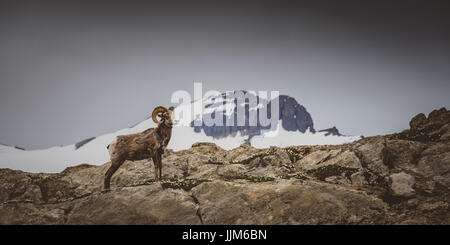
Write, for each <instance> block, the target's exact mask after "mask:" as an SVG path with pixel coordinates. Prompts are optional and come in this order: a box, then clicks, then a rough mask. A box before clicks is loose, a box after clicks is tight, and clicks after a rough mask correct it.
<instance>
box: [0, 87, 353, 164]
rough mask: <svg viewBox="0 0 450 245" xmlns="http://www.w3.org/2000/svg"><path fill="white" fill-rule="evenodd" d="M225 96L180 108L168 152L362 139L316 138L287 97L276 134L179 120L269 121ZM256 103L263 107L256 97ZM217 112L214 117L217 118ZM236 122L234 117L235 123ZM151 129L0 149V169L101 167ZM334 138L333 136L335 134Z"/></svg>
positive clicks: (146, 124) (326, 134)
mask: <svg viewBox="0 0 450 245" xmlns="http://www.w3.org/2000/svg"><path fill="white" fill-rule="evenodd" d="M225 95H226V94H222V95H220V96H215V97H208V98H204V99H202V100H197V101H195V102H192V103H186V104H181V105H179V106H178V107H176V108H175V119H176V120H178V121H179V122H178V123H177V125H175V126H174V128H173V131H172V139H171V140H170V143H169V145H168V148H169V149H173V150H182V149H187V148H189V147H191V145H192V144H193V143H195V142H213V143H215V144H217V145H218V146H220V147H222V148H224V149H226V150H229V149H232V148H235V147H238V146H239V145H240V144H242V143H244V142H246V141H248V142H250V143H251V144H252V145H253V146H254V147H256V148H267V147H270V146H279V147H286V146H291V145H330V144H342V143H347V142H351V141H354V140H358V139H360V138H361V137H360V136H343V135H341V134H340V133H339V131H338V130H337V129H336V128H335V127H333V128H331V129H333V130H331V129H325V130H321V131H318V132H316V130H315V129H314V125H313V121H312V118H311V115H310V114H309V113H308V112H307V110H306V108H304V107H303V106H302V105H300V104H298V103H297V101H296V100H295V99H294V98H292V97H289V96H285V95H280V96H279V109H280V110H279V111H280V113H279V114H280V115H279V118H278V120H277V125H276V127H275V128H276V129H275V130H271V129H270V128H269V127H263V126H261V125H260V124H259V123H258V124H257V125H256V126H249V123H248V120H246V124H245V126H206V125H205V124H204V123H201V126H195V125H194V120H191V119H196V118H197V120H198V118H202V117H199V116H200V115H199V114H198V113H197V114H194V113H192V114H191V117H183V113H184V112H186V111H193V110H191V109H192V108H194V107H195V106H201V107H202V108H203V109H202V116H203V118H204V116H205V115H208V116H211V115H213V114H214V115H222V117H223V120H226V119H227V117H230V116H231V114H236V112H237V107H239V106H241V107H242V108H243V109H244V110H245V114H246V118H247V119H248V115H249V112H250V111H251V110H256V111H257V112H258V113H259V111H260V110H261V109H262V108H263V107H264V106H267V107H269V108H268V114H269V115H270V105H271V103H272V101H270V102H269V103H261V104H258V106H257V107H255V108H252V107H250V106H249V103H242V104H240V105H238V103H237V101H236V100H227V99H226V96H225ZM253 96H256V99H257V100H258V101H259V102H263V100H262V99H260V98H259V97H258V96H257V95H253ZM216 112H218V113H216ZM234 118H236V117H234ZM155 126H156V125H155V123H154V122H153V121H152V119H151V118H148V119H146V120H144V121H142V122H140V123H138V124H137V125H135V126H133V127H130V128H125V129H122V130H119V131H116V132H113V133H110V134H105V135H101V136H98V137H92V138H89V139H86V140H83V141H80V142H78V143H75V144H72V145H67V146H63V147H52V148H49V149H42V150H21V149H18V148H15V147H10V146H5V145H0V168H11V169H16V170H23V171H27V172H60V171H62V170H64V169H65V168H66V167H68V166H73V165H77V164H81V163H89V164H94V165H100V164H104V163H105V162H108V161H109V155H108V151H107V149H106V146H107V145H108V144H110V143H111V142H112V141H113V140H114V138H115V137H116V136H118V135H124V134H131V133H137V132H141V131H144V130H145V129H148V128H151V127H155ZM335 132H337V134H336V133H335Z"/></svg>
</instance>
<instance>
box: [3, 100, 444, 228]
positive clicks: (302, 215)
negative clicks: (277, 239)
mask: <svg viewBox="0 0 450 245" xmlns="http://www.w3.org/2000/svg"><path fill="white" fill-rule="evenodd" d="M410 126H411V127H410V129H407V130H405V131H403V132H400V133H396V134H392V135H384V136H374V137H367V138H364V139H361V140H359V141H355V142H352V143H349V144H344V145H332V146H292V147H287V148H278V147H272V148H269V149H256V148H253V147H252V146H251V145H250V144H249V143H245V144H243V145H241V146H240V147H237V148H235V149H233V150H229V151H226V150H223V149H221V148H220V147H218V146H216V145H214V144H212V143H196V144H194V145H193V146H192V147H191V148H190V149H187V150H182V151H176V152H174V151H167V152H166V153H165V154H164V156H163V178H164V180H163V181H161V182H155V181H154V180H153V176H154V174H153V163H152V162H151V161H148V160H143V161H134V162H132V161H127V162H125V164H124V165H123V166H122V167H121V168H120V169H119V170H118V171H117V172H116V174H115V175H114V176H113V178H112V181H111V187H112V190H111V191H109V192H103V191H102V188H101V187H102V180H103V174H104V173H105V171H106V170H107V168H108V167H109V165H110V163H106V164H104V165H102V166H93V165H88V164H82V165H78V166H74V167H69V168H67V169H65V170H64V171H62V172H61V173H58V174H46V173H40V174H34V173H26V172H22V171H15V170H10V169H0V224H450V212H449V208H450V207H449V201H450V196H449V193H450V192H449V188H450V137H449V135H450V111H448V110H446V109H445V108H442V109H440V110H435V111H433V112H431V113H430V114H429V115H428V117H426V116H425V115H423V114H419V115H418V116H415V117H414V118H413V119H412V120H411V122H410Z"/></svg>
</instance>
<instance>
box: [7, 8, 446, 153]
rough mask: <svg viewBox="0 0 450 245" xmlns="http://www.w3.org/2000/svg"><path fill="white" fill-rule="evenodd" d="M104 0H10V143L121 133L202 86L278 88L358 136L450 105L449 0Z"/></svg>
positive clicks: (39, 144)
mask: <svg viewBox="0 0 450 245" xmlns="http://www.w3.org/2000/svg"><path fill="white" fill-rule="evenodd" d="M107 2H109V1H104V2H103V3H102V2H99V3H95V4H88V3H87V2H86V3H84V4H76V3H69V2H65V3H64V4H61V3H57V2H40V3H37V1H31V2H22V1H4V2H2V3H0V84H1V85H0V142H1V143H6V144H12V145H20V146H23V147H25V148H28V149H36V148H46V147H50V146H54V145H66V144H72V143H75V142H77V141H79V140H82V139H84V138H87V137H91V136H96V135H101V134H104V133H108V132H112V131H116V130H118V129H121V128H124V127H128V126H131V125H133V124H135V123H137V122H139V121H141V120H143V119H145V118H147V117H148V116H149V114H150V113H151V111H152V109H153V108H154V106H156V105H169V104H170V103H169V102H170V96H171V94H172V92H174V91H175V90H180V89H183V90H187V91H190V92H193V82H194V81H195V82H203V88H204V90H207V89H215V90H219V91H226V90H232V89H246V90H279V91H280V93H281V94H287V95H290V96H292V97H295V98H296V99H297V101H298V102H299V103H301V104H302V105H304V106H305V107H306V108H307V110H308V111H309V112H310V113H311V115H312V118H313V120H314V124H315V128H316V129H323V128H328V127H331V126H336V127H338V128H339V129H340V131H341V132H342V133H344V134H354V135H360V134H362V135H366V136H368V135H376V134H385V133H391V132H394V131H399V130H402V129H404V128H407V127H408V121H409V119H410V118H411V117H412V116H414V115H415V114H417V113H420V112H424V113H429V112H430V111H431V110H432V109H434V108H440V107H442V106H446V107H449V106H450V96H449V95H448V94H449V91H450V82H449V77H450V76H449V75H450V47H449V46H450V45H449V43H450V20H449V16H448V13H449V10H450V9H449V7H448V4H445V2H443V3H440V2H438V1H435V2H433V4H428V5H426V4H425V1H407V3H408V4H407V5H404V4H402V3H398V6H395V5H384V4H381V3H380V2H379V1H377V2H378V3H379V4H368V3H367V2H366V3H365V4H364V5H361V6H358V5H355V3H354V2H353V3H352V2H349V3H345V4H342V6H337V5H333V4H331V3H325V2H323V3H321V4H316V5H312V4H302V3H298V2H297V4H293V3H280V2H279V1H274V2H270V1H264V2H263V1H250V2H245V3H238V2H231V3H227V4H225V3H217V2H215V3H208V2H211V1H206V2H196V3H195V4H189V5H188V4H180V3H176V2H175V1H170V3H166V4H162V3H159V2H150V3H146V4H144V3H143V2H136V3H130V2H129V1H124V2H122V3H120V2H109V4H106V3H107ZM166 2H167V1H166ZM224 2H225V1H224ZM340 2H341V1H340ZM356 2H358V1H356ZM341 3H343V2H341ZM346 4H347V5H346Z"/></svg>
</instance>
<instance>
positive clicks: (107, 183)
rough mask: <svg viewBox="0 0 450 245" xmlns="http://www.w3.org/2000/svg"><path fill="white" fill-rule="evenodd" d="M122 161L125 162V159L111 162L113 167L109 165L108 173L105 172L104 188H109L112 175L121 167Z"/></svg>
mask: <svg viewBox="0 0 450 245" xmlns="http://www.w3.org/2000/svg"><path fill="white" fill-rule="evenodd" d="M122 163H123V161H112V162H111V167H109V169H108V171H106V173H105V179H104V183H103V188H104V189H105V190H109V187H110V182H111V177H112V176H113V174H114V173H115V172H116V171H117V169H119V167H120V165H122Z"/></svg>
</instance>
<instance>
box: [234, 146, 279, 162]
mask: <svg viewBox="0 0 450 245" xmlns="http://www.w3.org/2000/svg"><path fill="white" fill-rule="evenodd" d="M273 154H275V149H274V148H270V149H269V150H268V151H265V152H259V153H255V154H252V155H250V156H249V157H247V158H245V159H242V160H240V161H231V164H248V163H250V162H251V161H253V160H254V159H256V158H258V157H265V156H270V155H273Z"/></svg>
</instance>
